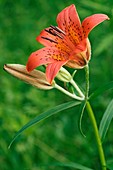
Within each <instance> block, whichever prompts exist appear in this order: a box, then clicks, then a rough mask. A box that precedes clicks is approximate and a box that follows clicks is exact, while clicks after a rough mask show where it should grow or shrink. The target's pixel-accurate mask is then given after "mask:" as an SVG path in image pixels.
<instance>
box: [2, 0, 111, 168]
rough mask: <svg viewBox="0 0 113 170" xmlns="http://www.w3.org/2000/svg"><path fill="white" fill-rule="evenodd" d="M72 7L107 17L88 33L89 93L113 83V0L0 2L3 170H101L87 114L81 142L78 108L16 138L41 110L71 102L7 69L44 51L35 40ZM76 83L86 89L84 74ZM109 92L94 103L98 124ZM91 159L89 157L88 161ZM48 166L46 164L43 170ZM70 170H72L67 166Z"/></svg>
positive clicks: (108, 150)
mask: <svg viewBox="0 0 113 170" xmlns="http://www.w3.org/2000/svg"><path fill="white" fill-rule="evenodd" d="M72 3H74V4H75V5H76V7H77V11H78V13H79V15H80V18H81V20H83V19H84V18H85V17H86V16H89V15H92V14H94V13H105V14H107V15H108V16H109V17H110V21H105V22H104V23H102V24H101V25H99V26H98V27H96V28H95V29H94V30H93V31H92V32H91V33H90V36H89V38H90V41H91V44H92V59H91V61H90V92H92V91H93V90H94V89H96V88H98V87H100V86H101V85H103V84H105V83H107V82H109V81H111V80H113V1H112V0H109V1H108V0H103V1H102V0H93V1H90V0H85V1H84V0H80V1H79V0H56V1H53V0H43V1H42V0H25V1H23V0H19V1H13V0H1V1H0V169H1V170H20V169H21V170H25V169H26V170H46V169H50V170H53V169H54V170H56V169H59V170H64V169H65V168H63V167H54V166H51V164H52V163H53V162H57V161H61V162H68V161H73V162H78V163H81V164H84V165H87V166H89V167H92V168H94V167H95V169H96V170H97V169H99V165H98V164H99V163H98V162H99V160H98V154H97V149H96V146H95V141H94V140H92V139H93V131H92V128H91V125H90V122H89V118H88V116H87V113H86V112H85V114H84V117H83V124H82V126H83V131H84V133H85V134H86V136H87V137H86V138H83V137H82V136H81V134H80V132H79V130H78V119H79V114H78V113H79V107H77V108H74V109H70V110H67V111H64V112H62V113H59V114H57V115H56V116H53V117H50V118H48V119H46V120H44V121H43V122H41V123H40V124H38V125H35V126H33V127H32V128H30V129H28V130H27V131H26V132H25V133H23V134H22V135H21V136H19V137H18V139H17V140H16V141H15V143H14V144H13V146H12V147H11V149H10V150H8V145H9V143H10V141H11V139H12V137H13V136H14V134H15V133H16V132H17V131H18V130H19V129H20V128H21V127H22V126H23V125H24V124H25V123H27V122H28V121H29V120H31V119H32V118H34V117H35V116H36V115H38V114H40V113H42V112H43V111H45V110H47V109H49V108H51V107H54V106H56V105H58V104H61V103H63V102H66V101H69V100H70V99H69V98H68V97H67V96H65V95H64V94H61V93H60V92H58V91H57V90H51V91H42V90H38V89H35V88H34V87H31V86H30V85H27V84H25V83H23V82H21V81H19V80H17V79H15V78H14V77H12V76H11V75H9V74H7V73H6V72H4V71H3V65H4V64H5V63H19V64H26V62H27V59H28V56H29V55H30V54H31V52H33V51H35V50H37V49H39V48H40V47H42V46H41V45H40V44H39V43H37V42H36V41H35V38H36V36H37V35H38V34H39V33H40V31H41V30H42V29H44V28H46V27H48V26H49V25H51V24H52V25H56V21H55V19H56V16H57V14H58V13H59V12H60V11H61V10H62V9H63V8H65V7H66V6H68V5H70V4H72ZM75 79H76V80H77V82H79V84H80V85H81V86H82V87H83V88H84V70H80V71H78V73H77V74H76V77H75ZM112 93H113V92H112V91H108V92H106V93H105V94H103V95H102V96H99V97H97V98H96V99H95V100H94V101H92V102H91V103H92V105H93V108H94V111H95V115H96V118H97V120H98V124H99V122H100V120H101V116H102V114H103V112H104V110H105V108H106V106H107V105H108V103H109V102H110V100H111V99H112V98H113V94H112ZM103 145H104V148H105V154H106V158H107V160H108V163H110V162H112V161H113V122H112V124H111V126H110V130H109V132H108V134H107V140H106V141H105V142H104V144H103ZM89 158H90V159H89ZM45 165H48V166H45ZM66 169H67V170H68V169H69V170H71V169H72V168H66Z"/></svg>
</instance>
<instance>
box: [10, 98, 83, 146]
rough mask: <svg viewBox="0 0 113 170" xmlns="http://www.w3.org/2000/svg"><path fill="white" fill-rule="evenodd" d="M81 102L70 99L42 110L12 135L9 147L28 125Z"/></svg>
mask: <svg viewBox="0 0 113 170" xmlns="http://www.w3.org/2000/svg"><path fill="white" fill-rule="evenodd" d="M80 103H81V102H79V101H70V102H67V103H63V104H60V105H58V106H56V107H54V108H52V109H50V110H48V111H45V112H43V113H42V114H40V115H38V116H36V117H35V118H34V119H32V120H31V121H29V122H28V123H26V124H25V125H24V126H23V127H22V128H21V129H20V130H19V131H18V132H17V133H16V135H15V136H14V137H13V139H12V141H11V143H10V144H9V147H8V148H10V147H11V145H12V143H13V142H14V141H15V139H16V138H17V137H18V136H19V135H20V134H21V133H22V132H23V131H25V130H26V129H28V128H29V127H31V126H33V125H34V124H36V123H39V122H40V121H41V120H43V119H46V118H48V117H50V116H52V115H54V114H56V113H58V112H60V111H63V110H65V109H68V108H71V107H74V106H77V105H79V104H80Z"/></svg>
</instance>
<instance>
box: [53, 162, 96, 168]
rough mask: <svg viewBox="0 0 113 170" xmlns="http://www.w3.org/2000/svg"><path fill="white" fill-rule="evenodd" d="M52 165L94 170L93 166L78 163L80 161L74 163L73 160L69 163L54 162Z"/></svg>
mask: <svg viewBox="0 0 113 170" xmlns="http://www.w3.org/2000/svg"><path fill="white" fill-rule="evenodd" d="M51 166H62V167H70V168H75V169H78V170H93V169H91V168H88V167H86V166H83V165H81V164H78V163H73V162H69V163H54V164H52V165H51Z"/></svg>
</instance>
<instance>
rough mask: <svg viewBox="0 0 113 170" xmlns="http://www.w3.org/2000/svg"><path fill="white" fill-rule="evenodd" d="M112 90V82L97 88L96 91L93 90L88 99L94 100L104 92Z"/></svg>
mask: <svg viewBox="0 0 113 170" xmlns="http://www.w3.org/2000/svg"><path fill="white" fill-rule="evenodd" d="M111 89H113V81H111V82H109V83H108V84H106V85H104V86H101V87H99V88H98V89H97V90H95V91H94V92H93V93H92V94H91V95H90V96H89V99H92V98H95V97H97V96H99V95H100V94H102V93H103V92H104V91H107V90H111Z"/></svg>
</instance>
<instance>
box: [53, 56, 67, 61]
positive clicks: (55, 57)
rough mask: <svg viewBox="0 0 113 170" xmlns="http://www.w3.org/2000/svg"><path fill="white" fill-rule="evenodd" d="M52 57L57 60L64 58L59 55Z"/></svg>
mask: <svg viewBox="0 0 113 170" xmlns="http://www.w3.org/2000/svg"><path fill="white" fill-rule="evenodd" d="M53 59H55V60H57V61H62V60H64V58H63V57H61V56H60V55H54V56H53Z"/></svg>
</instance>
